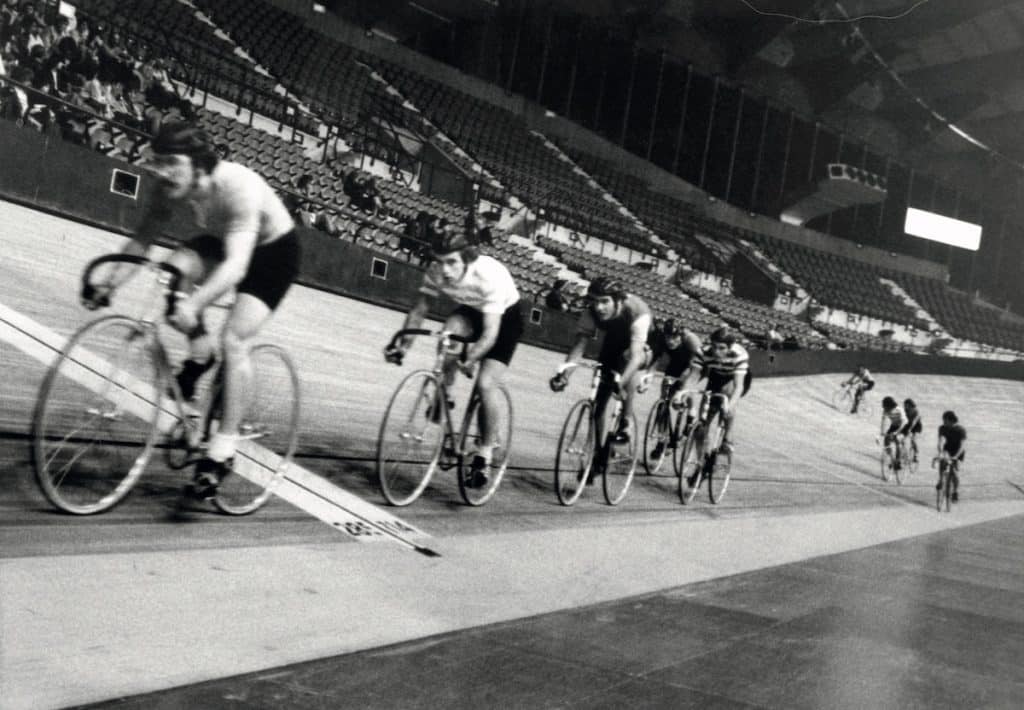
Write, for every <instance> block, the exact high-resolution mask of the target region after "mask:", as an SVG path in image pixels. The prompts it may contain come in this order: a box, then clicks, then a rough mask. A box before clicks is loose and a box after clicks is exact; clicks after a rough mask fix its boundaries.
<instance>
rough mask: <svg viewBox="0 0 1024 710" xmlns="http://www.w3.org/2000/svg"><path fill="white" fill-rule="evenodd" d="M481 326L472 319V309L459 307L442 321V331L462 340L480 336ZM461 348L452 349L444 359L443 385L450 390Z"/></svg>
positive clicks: (453, 381) (476, 320) (475, 319)
mask: <svg viewBox="0 0 1024 710" xmlns="http://www.w3.org/2000/svg"><path fill="white" fill-rule="evenodd" d="M480 326H481V324H480V323H479V322H478V318H475V317H474V313H473V312H472V309H469V308H466V307H465V306H459V307H458V308H456V309H455V310H454V311H452V312H451V313H450V314H449V315H448V317H447V318H445V320H444V329H445V330H446V331H448V332H449V333H453V334H455V335H460V336H462V337H464V338H476V337H477V336H479V334H480ZM462 352H463V346H462V345H461V344H460V345H458V346H457V347H453V348H452V349H451V351H449V352H448V353H447V354H446V355H445V358H444V384H445V386H446V387H448V388H451V387H452V385H454V384H455V374H456V372H457V369H456V366H457V365H458V364H459V358H460V357H462Z"/></svg>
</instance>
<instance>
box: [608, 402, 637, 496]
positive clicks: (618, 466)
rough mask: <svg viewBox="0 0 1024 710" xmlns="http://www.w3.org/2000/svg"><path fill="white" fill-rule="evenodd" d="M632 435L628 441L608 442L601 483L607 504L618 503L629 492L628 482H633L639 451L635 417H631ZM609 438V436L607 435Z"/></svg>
mask: <svg viewBox="0 0 1024 710" xmlns="http://www.w3.org/2000/svg"><path fill="white" fill-rule="evenodd" d="M632 419H633V428H632V429H631V431H632V436H630V437H629V443H627V444H616V443H614V442H610V443H609V444H608V460H607V461H606V462H605V465H604V475H603V476H602V482H601V483H602V485H601V487H602V488H603V489H604V499H605V501H606V502H607V503H608V505H618V504H619V503H621V502H622V499H623V498H625V497H626V493H628V492H629V484H631V483H632V482H633V475H634V474H635V473H636V464H637V459H638V458H639V455H640V452H639V450H638V448H639V447H638V446H637V438H638V437H637V428H636V417H635V416H634V417H633V418H632ZM609 438H610V437H609Z"/></svg>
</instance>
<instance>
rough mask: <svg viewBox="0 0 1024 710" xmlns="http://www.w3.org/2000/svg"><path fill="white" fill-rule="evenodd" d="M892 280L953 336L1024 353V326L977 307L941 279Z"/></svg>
mask: <svg viewBox="0 0 1024 710" xmlns="http://www.w3.org/2000/svg"><path fill="white" fill-rule="evenodd" d="M892 278H893V279H894V280H896V282H897V283H899V284H900V286H902V287H903V289H904V290H905V291H906V292H907V293H908V294H910V297H911V298H913V299H914V300H915V301H917V302H918V304H920V305H921V307H922V308H924V309H925V310H926V311H928V313H929V315H931V316H932V317H933V318H935V319H936V320H937V321H938V322H939V323H940V324H941V325H942V326H943V327H944V328H945V329H946V330H947V331H949V333H950V335H952V336H954V337H956V338H961V339H964V340H972V341H974V342H978V343H986V344H988V345H995V346H998V347H1003V348H1010V349H1012V350H1016V351H1018V352H1024V326H1022V325H1020V324H1017V323H1011V322H1008V321H1003V320H1001V319H1000V317H999V313H998V312H997V311H995V310H994V309H992V308H985V307H983V306H978V305H975V304H974V302H973V300H972V299H971V297H970V296H968V295H967V294H965V293H960V292H959V291H955V290H953V289H952V288H950V287H949V286H948V285H947V284H945V283H942V282H941V281H938V280H937V279H929V278H924V277H921V276H912V275H910V274H899V275H895V274H894V275H893V276H892Z"/></svg>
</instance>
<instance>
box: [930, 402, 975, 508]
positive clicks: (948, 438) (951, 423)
mask: <svg viewBox="0 0 1024 710" xmlns="http://www.w3.org/2000/svg"><path fill="white" fill-rule="evenodd" d="M965 441H967V430H966V429H964V428H963V427H962V426H961V425H960V420H959V418H958V417H957V416H956V414H955V413H954V412H952V411H946V412H943V413H942V426H940V427H939V446H938V448H939V455H938V456H936V457H935V460H936V461H939V460H946V461H948V462H949V465H950V469H949V475H950V476H952V477H953V496H952V498H953V502H954V503H955V502H957V501H958V500H960V464H962V463H963V461H964V453H965V451H964V442H965ZM935 490H942V477H941V476H940V477H939V482H938V483H937V484H936V485H935Z"/></svg>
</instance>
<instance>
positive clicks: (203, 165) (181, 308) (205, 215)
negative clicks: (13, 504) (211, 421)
mask: <svg viewBox="0 0 1024 710" xmlns="http://www.w3.org/2000/svg"><path fill="white" fill-rule="evenodd" d="M150 149H151V150H152V153H153V157H152V158H150V159H149V160H148V161H147V165H146V167H147V168H148V169H149V170H150V171H151V172H153V173H154V174H155V175H156V176H157V178H158V182H157V189H156V191H155V194H154V197H153V201H152V203H151V204H150V205H149V206H148V208H147V210H146V211H145V213H144V215H143V218H142V222H141V223H140V225H139V228H138V229H137V231H136V233H135V235H134V238H133V239H132V240H131V241H129V242H128V243H127V244H126V245H125V246H124V248H123V249H122V252H123V253H126V254H133V255H145V254H146V253H147V252H148V250H149V248H150V247H151V246H152V244H153V242H154V241H155V240H156V238H157V237H158V236H159V235H160V232H161V228H162V227H163V226H164V225H166V224H167V223H168V222H169V221H170V219H171V215H172V209H173V208H174V207H175V206H176V205H186V204H187V205H188V206H189V207H191V209H192V211H193V214H194V216H195V221H196V223H197V224H198V225H199V226H200V228H201V229H204V230H207V233H206V234H203V235H201V236H197V237H194V238H192V239H190V240H188V241H186V242H185V243H184V244H182V245H181V246H180V247H178V248H177V249H176V250H175V251H174V253H173V254H171V256H170V258H169V259H168V260H167V261H168V263H170V264H172V265H174V266H176V267H177V268H178V269H180V270H181V272H182V274H183V276H184V279H185V284H184V285H185V289H184V290H185V291H186V292H188V295H187V296H186V297H184V298H182V299H181V300H179V301H178V302H177V306H176V308H175V311H174V313H172V314H170V316H169V321H170V323H171V324H172V325H173V326H174V327H175V328H177V329H178V330H180V331H181V332H183V333H185V334H186V335H187V336H188V338H189V344H190V354H189V359H187V360H186V361H185V362H184V364H183V366H182V368H181V370H180V372H179V373H178V374H177V380H178V384H179V386H180V387H181V391H182V394H183V395H184V396H185V397H186V398H189V399H191V398H192V397H193V395H194V393H195V388H196V383H197V381H198V380H199V378H200V377H201V376H202V375H203V373H205V372H206V371H207V370H209V369H210V367H212V365H213V363H214V360H215V355H214V352H215V347H214V342H213V340H212V338H211V337H210V335H209V334H208V333H207V331H206V328H205V326H204V323H203V311H204V310H205V309H206V308H207V307H209V306H210V305H211V304H213V303H214V302H215V301H216V300H217V299H219V298H221V297H222V296H224V295H225V294H227V293H228V292H230V291H232V290H234V291H235V292H236V297H235V301H234V304H233V305H232V306H231V309H230V312H229V314H228V317H227V321H226V323H225V324H224V328H223V331H222V332H221V340H220V346H221V353H222V357H223V358H224V414H223V418H222V420H221V422H220V427H219V429H218V431H217V432H216V433H215V434H214V435H213V437H212V438H211V440H210V442H209V447H208V449H207V452H206V458H205V459H204V460H202V461H200V462H199V464H198V465H197V466H196V479H195V480H194V481H193V483H192V485H191V486H190V489H189V490H190V492H191V493H192V494H194V495H196V496H197V497H203V498H206V497H211V496H212V495H213V494H214V493H215V491H216V488H217V485H218V483H219V482H220V481H221V479H223V477H224V476H225V475H226V474H227V473H228V472H229V471H230V469H231V464H232V461H233V458H234V454H235V448H236V446H237V440H238V435H239V431H238V428H239V424H240V422H241V418H242V416H243V414H244V412H243V407H244V397H245V395H246V393H247V392H248V391H249V390H250V389H251V388H252V382H251V380H252V363H251V362H250V359H249V349H250V347H251V344H252V342H253V340H254V338H255V337H256V336H257V335H258V334H259V332H260V330H261V329H262V328H263V326H264V325H265V324H266V322H267V320H268V319H269V318H270V316H271V314H272V313H273V312H274V311H275V310H276V309H277V307H278V305H279V304H280V302H281V299H282V298H283V297H284V295H285V293H286V292H287V291H288V288H289V287H290V286H291V283H292V281H293V280H294V279H295V277H296V276H297V274H298V271H299V241H298V238H297V237H296V234H295V229H294V227H295V225H294V222H293V221H292V218H291V216H290V215H289V214H288V210H287V208H286V207H285V206H284V204H283V203H282V202H281V200H280V198H278V196H277V194H276V193H275V192H274V191H273V189H271V187H270V186H269V185H268V184H267V183H266V181H265V180H264V179H263V178H262V177H260V175H258V174H257V173H255V172H254V171H252V170H250V169H249V168H247V167H245V166H243V165H239V164H238V163H232V162H228V161H226V160H221V159H220V157H219V155H218V153H217V151H216V148H215V146H214V144H213V142H212V141H211V140H210V137H209V136H208V135H207V133H206V132H205V131H203V130H202V129H201V128H199V127H197V126H195V125H193V124H189V123H185V122H169V123H165V124H164V125H163V126H162V127H161V128H160V130H159V132H158V133H157V135H156V136H155V137H154V138H153V140H152V142H151V144H150ZM121 267H124V265H120V266H119V267H118V268H115V269H113V270H112V271H111V273H110V275H109V277H108V279H107V281H106V282H105V283H103V284H101V285H100V286H99V288H98V289H97V292H96V296H95V297H94V298H93V299H92V300H91V301H90V302H89V303H87V304H86V305H87V306H88V307H97V306H99V305H101V304H103V303H105V302H107V301H108V299H109V297H110V294H111V292H112V291H113V290H114V289H116V288H117V287H118V286H119V285H120V284H122V283H124V281H125V280H127V278H128V277H129V276H130V275H131V272H132V271H133V269H132V268H131V267H128V268H121ZM193 287H194V288H193Z"/></svg>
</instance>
